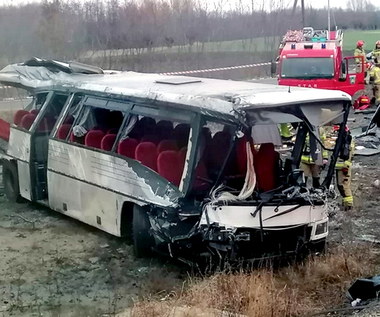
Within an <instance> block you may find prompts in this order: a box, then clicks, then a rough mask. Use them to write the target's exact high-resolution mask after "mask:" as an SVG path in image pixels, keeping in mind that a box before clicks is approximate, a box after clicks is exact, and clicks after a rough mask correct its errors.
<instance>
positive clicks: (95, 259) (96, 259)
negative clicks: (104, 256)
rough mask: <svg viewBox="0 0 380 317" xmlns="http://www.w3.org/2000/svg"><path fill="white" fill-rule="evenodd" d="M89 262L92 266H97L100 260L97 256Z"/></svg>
mask: <svg viewBox="0 0 380 317" xmlns="http://www.w3.org/2000/svg"><path fill="white" fill-rule="evenodd" d="M88 260H89V261H90V263H91V264H96V263H98V261H99V258H98V257H96V256H95V257H92V258H89V259H88Z"/></svg>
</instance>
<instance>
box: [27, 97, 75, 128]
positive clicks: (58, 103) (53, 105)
mask: <svg viewBox="0 0 380 317" xmlns="http://www.w3.org/2000/svg"><path fill="white" fill-rule="evenodd" d="M68 97H69V96H68V95H61V94H56V95H54V96H53V98H52V99H51V101H50V103H49V104H48V106H47V109H46V111H45V113H44V115H43V117H42V118H41V120H40V122H39V125H38V127H37V132H43V133H46V134H49V133H50V132H51V130H52V129H53V127H54V125H55V123H56V121H57V119H58V117H59V115H60V114H61V111H62V109H63V106H64V105H65V103H66V101H67V98H68ZM32 111H33V110H32ZM36 112H37V114H36V115H38V110H37V109H36Z"/></svg>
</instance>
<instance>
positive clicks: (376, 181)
mask: <svg viewBox="0 0 380 317" xmlns="http://www.w3.org/2000/svg"><path fill="white" fill-rule="evenodd" d="M373 186H375V187H377V188H379V187H380V180H378V179H377V180H375V181H374V182H373Z"/></svg>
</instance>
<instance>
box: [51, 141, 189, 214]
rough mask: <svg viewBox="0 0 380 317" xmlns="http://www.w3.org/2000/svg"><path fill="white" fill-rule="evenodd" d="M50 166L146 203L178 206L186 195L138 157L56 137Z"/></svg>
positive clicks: (65, 173)
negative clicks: (89, 147)
mask: <svg viewBox="0 0 380 317" xmlns="http://www.w3.org/2000/svg"><path fill="white" fill-rule="evenodd" d="M48 169H49V170H52V171H56V172H58V173H61V174H64V175H67V176H69V177H73V178H76V179H78V180H82V181H84V182H88V183H90V184H95V185H97V186H100V187H103V188H105V189H108V190H111V191H115V192H117V193H120V194H124V195H127V196H130V197H131V198H133V200H138V201H140V202H141V204H142V205H144V204H149V203H152V204H155V205H157V206H162V207H167V206H176V204H177V202H178V199H179V198H180V197H182V194H181V192H180V191H179V190H178V188H176V187H175V186H174V185H172V184H171V183H170V182H168V181H167V180H165V179H164V178H162V177H161V176H159V175H158V174H157V173H156V172H154V171H152V170H150V169H148V168H147V167H145V166H143V165H141V164H140V163H139V162H137V161H135V160H132V159H128V158H125V159H122V158H120V157H115V156H112V155H108V154H105V153H101V152H98V151H93V150H91V149H86V148H83V147H79V146H75V145H74V144H67V143H63V142H59V141H55V140H50V141H49V158H48Z"/></svg>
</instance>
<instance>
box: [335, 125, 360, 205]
mask: <svg viewBox="0 0 380 317" xmlns="http://www.w3.org/2000/svg"><path fill="white" fill-rule="evenodd" d="M354 148H355V144H354V141H353V139H352V137H351V134H350V131H348V129H347V131H346V140H345V143H344V147H343V149H342V151H341V153H340V155H339V157H338V160H337V162H336V164H335V170H336V182H337V186H338V190H339V193H340V195H341V196H342V206H343V209H344V210H351V209H352V207H353V205H354V198H353V196H352V190H351V170H352V168H351V166H352V157H353V153H354Z"/></svg>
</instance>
